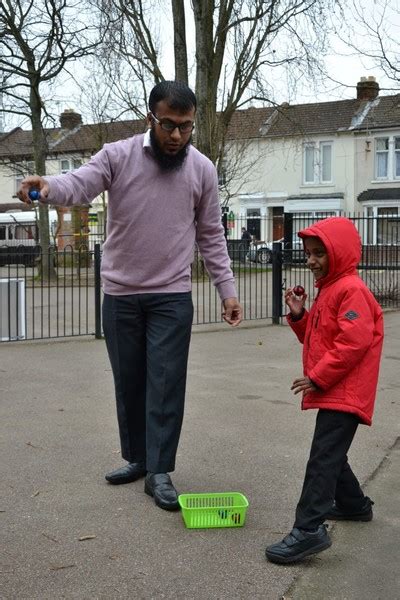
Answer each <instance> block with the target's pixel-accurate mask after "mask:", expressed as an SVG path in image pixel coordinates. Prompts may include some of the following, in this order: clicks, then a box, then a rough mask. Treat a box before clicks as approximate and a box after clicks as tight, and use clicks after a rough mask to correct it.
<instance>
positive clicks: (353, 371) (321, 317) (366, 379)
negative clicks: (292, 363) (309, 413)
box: [287, 217, 383, 425]
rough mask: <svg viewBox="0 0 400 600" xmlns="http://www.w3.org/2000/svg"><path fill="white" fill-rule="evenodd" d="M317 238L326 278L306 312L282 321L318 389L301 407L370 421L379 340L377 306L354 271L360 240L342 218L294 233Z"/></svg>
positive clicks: (330, 219) (316, 224)
mask: <svg viewBox="0 0 400 600" xmlns="http://www.w3.org/2000/svg"><path fill="white" fill-rule="evenodd" d="M298 235H299V237H301V238H305V237H310V236H315V237H318V238H319V239H320V240H321V241H322V242H323V244H324V246H325V248H326V250H327V253H328V258H329V268H328V274H327V275H326V277H323V278H322V279H319V280H318V281H317V282H316V284H315V285H316V287H317V288H319V290H318V295H317V297H316V299H315V301H314V303H313V305H312V307H311V310H310V312H309V313H308V312H307V311H305V313H304V315H303V317H302V318H301V319H300V320H298V321H293V320H292V318H291V316H290V315H288V317H287V320H288V323H289V324H290V326H291V327H292V329H293V330H294V332H295V333H296V335H297V337H298V339H299V341H300V342H301V343H302V344H303V368H304V375H305V376H307V377H309V378H310V379H311V380H312V381H313V382H314V383H315V384H316V385H317V386H318V388H319V389H318V391H316V392H310V393H307V394H305V395H304V397H303V401H302V408H303V409H304V410H305V409H308V408H323V409H331V410H339V411H344V412H349V413H353V414H355V415H357V416H358V417H359V419H360V421H361V422H362V423H365V424H366V425H371V422H372V415H373V410H374V403H375V395H376V387H377V383H378V374H379V364H380V357H381V353H382V344H383V316H382V310H381V308H380V306H379V304H378V303H377V301H376V300H375V298H374V296H373V294H372V293H371V292H370V290H369V289H368V288H367V286H366V285H365V283H364V282H363V281H362V279H361V278H360V277H359V275H358V273H357V270H356V268H357V265H358V263H359V262H360V259H361V240H360V236H359V234H358V232H357V229H356V228H355V226H354V225H353V223H352V222H351V221H349V220H348V219H346V218H344V217H332V218H329V219H324V220H322V221H318V222H317V223H315V224H314V225H312V226H311V227H308V228H307V229H303V230H302V231H300V232H299V234H298Z"/></svg>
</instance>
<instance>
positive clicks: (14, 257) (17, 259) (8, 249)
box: [0, 210, 57, 266]
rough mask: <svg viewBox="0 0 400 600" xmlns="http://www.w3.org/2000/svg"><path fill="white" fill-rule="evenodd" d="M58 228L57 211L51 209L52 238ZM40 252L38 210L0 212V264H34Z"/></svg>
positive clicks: (50, 226) (50, 225) (50, 227)
mask: <svg viewBox="0 0 400 600" xmlns="http://www.w3.org/2000/svg"><path fill="white" fill-rule="evenodd" d="M56 228H57V212H56V211H55V210H49V230H50V231H49V233H50V239H51V240H53V239H54V235H55V232H56ZM39 252H40V245H39V227H38V223H37V213H36V211H34V210H32V211H19V212H8V213H0V266H4V265H9V264H23V265H26V266H33V265H34V264H35V259H36V257H37V256H38V254H39Z"/></svg>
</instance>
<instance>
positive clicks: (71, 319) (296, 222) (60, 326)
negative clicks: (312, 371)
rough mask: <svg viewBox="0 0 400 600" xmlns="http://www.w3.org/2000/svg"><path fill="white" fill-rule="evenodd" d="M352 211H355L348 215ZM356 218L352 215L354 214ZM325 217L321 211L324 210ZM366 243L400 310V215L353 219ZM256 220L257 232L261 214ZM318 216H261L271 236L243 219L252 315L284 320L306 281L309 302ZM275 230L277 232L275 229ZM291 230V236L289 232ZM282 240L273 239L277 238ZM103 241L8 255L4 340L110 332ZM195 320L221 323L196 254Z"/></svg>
mask: <svg viewBox="0 0 400 600" xmlns="http://www.w3.org/2000/svg"><path fill="white" fill-rule="evenodd" d="M346 216H349V215H346ZM349 217H350V216H349ZM318 218H321V215H318ZM351 218H352V219H353V221H354V223H355V225H356V227H357V228H358V231H359V232H360V236H361V239H362V242H363V252H362V260H361V263H360V267H359V273H360V276H361V277H362V278H363V280H364V281H365V282H366V284H367V285H368V287H369V288H370V289H371V291H372V292H373V293H374V295H375V296H376V298H377V300H378V301H379V302H380V304H381V305H382V307H384V308H399V307H400V288H399V265H400V241H399V236H398V232H399V229H400V228H399V226H398V223H397V220H396V219H394V217H393V216H390V219H389V218H386V217H384V216H383V217H381V218H372V217H364V216H353V217H351ZM252 219H253V230H254V229H255V228H254V219H255V217H252ZM315 220H318V219H317V218H316V216H308V217H306V216H305V215H301V216H297V215H295V216H291V215H289V216H287V215H285V216H284V217H282V218H280V219H279V220H278V219H266V218H261V217H260V218H259V222H258V224H257V231H259V232H262V233H263V237H264V239H263V240H261V241H260V240H258V239H255V237H254V236H253V239H252V240H242V239H240V237H239V238H235V237H234V236H235V235H239V234H241V230H242V227H246V219H245V218H244V217H243V218H242V217H237V216H236V217H235V221H234V226H233V227H231V228H230V235H229V236H227V247H228V252H229V256H230V258H231V266H232V270H233V272H234V275H235V279H236V285H237V290H238V296H239V299H240V302H241V303H242V306H243V310H244V318H245V319H246V320H260V319H266V320H269V321H270V322H272V323H280V322H282V315H283V314H284V312H285V307H284V303H283V291H284V289H285V288H286V287H288V286H293V285H296V284H300V285H302V286H303V287H304V288H305V289H306V291H307V293H308V303H309V304H311V302H312V300H313V298H314V289H315V288H314V282H313V278H312V275H311V273H310V272H309V271H308V269H307V267H306V264H305V259H304V253H303V250H302V245H301V244H300V243H299V242H298V238H297V232H298V231H299V230H300V229H302V228H304V227H307V226H308V225H309V224H311V223H313V222H315ZM274 232H275V233H274ZM282 233H283V235H282ZM274 235H275V237H276V236H277V235H279V238H278V239H275V241H274V242H268V241H266V240H268V239H273V237H274ZM100 263H101V244H99V243H94V244H90V245H89V246H81V247H80V248H79V250H76V249H74V248H72V247H70V246H69V247H67V248H65V249H64V250H63V251H56V248H50V249H49V250H48V251H46V252H43V251H42V249H41V248H40V246H36V247H35V248H34V249H32V248H31V249H30V250H29V251H27V252H23V250H22V249H21V247H19V248H18V249H16V248H7V249H6V250H5V249H4V247H2V248H1V252H0V341H10V340H19V339H42V338H56V337H68V336H81V335H95V336H96V337H97V338H101V337H102V323H101V302H102V291H101V283H100ZM192 290H193V302H194V307H195V312H194V325H204V324H212V323H219V322H221V303H220V300H219V297H218V294H217V292H216V290H215V288H214V286H213V285H212V282H211V280H210V278H209V276H208V274H207V271H206V269H205V267H204V263H203V261H202V258H201V256H200V255H199V254H198V253H197V252H196V253H195V260H194V262H193V264H192Z"/></svg>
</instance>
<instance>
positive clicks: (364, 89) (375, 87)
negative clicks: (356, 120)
mask: <svg viewBox="0 0 400 600" xmlns="http://www.w3.org/2000/svg"><path fill="white" fill-rule="evenodd" d="M378 94H379V84H378V82H377V81H376V79H375V77H373V76H372V75H371V76H370V77H361V79H360V81H359V82H358V83H357V100H375V98H377V97H378Z"/></svg>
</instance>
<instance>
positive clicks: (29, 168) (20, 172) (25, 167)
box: [15, 160, 35, 192]
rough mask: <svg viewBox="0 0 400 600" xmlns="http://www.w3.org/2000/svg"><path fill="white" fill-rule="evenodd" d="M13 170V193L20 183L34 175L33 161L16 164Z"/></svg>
mask: <svg viewBox="0 0 400 600" xmlns="http://www.w3.org/2000/svg"><path fill="white" fill-rule="evenodd" d="M15 169H16V171H17V172H16V174H15V191H16V192H17V191H18V190H19V186H20V184H21V181H22V180H23V179H25V177H27V176H28V175H34V173H35V163H34V161H33V160H28V161H25V162H23V163H18V165H16V166H15Z"/></svg>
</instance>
